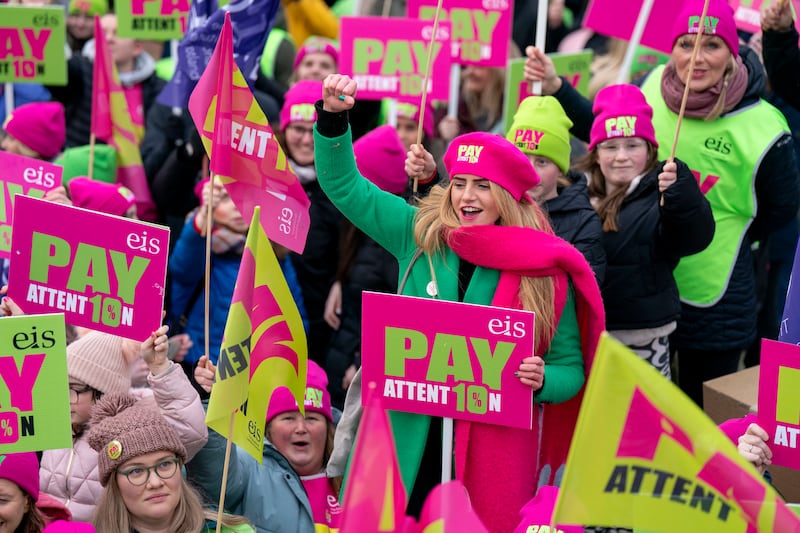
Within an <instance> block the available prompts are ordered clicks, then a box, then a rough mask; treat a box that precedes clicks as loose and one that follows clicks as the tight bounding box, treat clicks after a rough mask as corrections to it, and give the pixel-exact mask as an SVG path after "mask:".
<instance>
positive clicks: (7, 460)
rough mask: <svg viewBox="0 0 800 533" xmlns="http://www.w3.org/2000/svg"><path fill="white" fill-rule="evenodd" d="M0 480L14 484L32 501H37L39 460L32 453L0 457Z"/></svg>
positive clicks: (7, 454) (10, 454) (9, 454)
mask: <svg viewBox="0 0 800 533" xmlns="http://www.w3.org/2000/svg"><path fill="white" fill-rule="evenodd" d="M0 479H7V480H9V481H11V482H13V483H15V484H16V485H17V486H18V487H19V488H20V489H22V490H23V491H25V492H26V493H28V495H29V496H30V497H31V498H33V501H36V500H38V499H39V459H37V458H36V454H35V453H33V452H20V453H6V454H2V455H0Z"/></svg>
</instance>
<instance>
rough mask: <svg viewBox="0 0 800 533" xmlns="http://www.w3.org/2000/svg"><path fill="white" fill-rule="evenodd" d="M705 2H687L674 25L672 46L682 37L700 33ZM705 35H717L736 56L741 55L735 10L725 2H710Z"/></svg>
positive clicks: (713, 0) (709, 0) (715, 0)
mask: <svg viewBox="0 0 800 533" xmlns="http://www.w3.org/2000/svg"><path fill="white" fill-rule="evenodd" d="M703 4H704V1H703V0H685V1H684V2H683V9H681V11H680V14H679V15H678V18H676V19H675V23H674V24H673V25H672V34H671V35H672V45H673V46H675V41H677V40H678V37H680V36H681V35H687V34H692V35H695V34H698V33H700V15H702V14H703ZM703 33H704V34H706V35H716V36H717V37H719V38H720V39H722V40H723V41H725V45H726V46H727V47H728V48H729V49H730V51H731V53H732V54H733V55H734V56H738V55H739V34H738V32H737V31H736V21H735V20H734V18H733V8H732V7H731V6H730V5H729V4H728V2H726V1H725V0H708V11H707V12H706V20H705V24H703Z"/></svg>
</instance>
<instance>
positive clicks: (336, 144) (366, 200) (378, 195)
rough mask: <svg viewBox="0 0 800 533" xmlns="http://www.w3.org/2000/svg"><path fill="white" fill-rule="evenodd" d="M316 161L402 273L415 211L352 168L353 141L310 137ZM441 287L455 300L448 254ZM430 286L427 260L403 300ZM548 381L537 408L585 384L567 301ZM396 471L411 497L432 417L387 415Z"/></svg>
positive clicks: (486, 292) (484, 286) (480, 281)
mask: <svg viewBox="0 0 800 533" xmlns="http://www.w3.org/2000/svg"><path fill="white" fill-rule="evenodd" d="M314 160H315V164H316V168H317V179H318V180H319V183H320V185H321V186H322V189H323V190H324V191H325V193H326V194H327V195H328V197H329V198H330V200H331V201H332V202H333V204H334V205H335V206H336V207H337V208H338V209H339V210H340V211H341V212H342V214H343V215H344V216H345V217H347V218H348V219H349V220H350V221H351V222H352V223H353V224H354V225H355V226H356V227H358V228H359V229H361V230H362V231H363V232H364V233H366V234H367V235H369V236H370V237H371V238H372V239H374V240H375V241H376V242H377V243H378V244H380V245H381V246H383V247H384V248H385V249H386V250H387V251H389V252H390V253H391V254H392V255H394V256H395V257H396V258H397V260H398V262H399V265H400V272H405V271H406V270H407V268H408V265H409V263H410V262H411V260H412V258H413V256H414V253H415V251H416V250H417V245H416V242H415V240H414V233H413V226H414V217H415V214H416V211H417V208H416V207H414V206H411V205H409V204H407V203H406V202H405V200H403V199H402V198H400V197H399V196H395V195H393V194H390V193H386V192H384V191H382V190H380V189H379V188H378V187H376V186H375V185H373V184H372V183H371V182H370V181H369V180H367V179H366V178H364V177H363V176H362V175H361V174H360V173H359V171H358V169H357V168H356V164H355V158H354V157H353V145H352V138H351V134H350V132H349V131H348V132H347V133H345V134H344V135H342V136H339V137H334V138H328V137H324V136H322V135H320V134H319V132H317V131H316V128H315V132H314ZM431 259H432V263H433V268H434V271H435V273H436V280H437V283H438V292H439V298H441V299H443V300H449V301H458V267H459V258H458V256H456V254H455V253H454V252H453V251H452V250H450V249H449V248H448V249H446V251H445V254H444V256H443V257H442V256H434V257H432V258H431ZM499 277H500V272H499V271H497V270H491V269H485V268H482V267H476V268H475V272H474V274H473V276H472V279H471V280H470V283H469V285H468V287H467V290H466V293H465V295H464V299H463V301H464V302H466V303H472V304H479V305H490V304H491V302H492V297H493V296H494V292H495V288H496V286H497V281H498V279H499ZM430 281H431V274H430V267H429V265H428V259H427V257H426V256H425V257H420V258H419V259H418V260H417V261H416V262H415V263H414V265H413V267H412V269H411V272H410V274H409V276H408V279H407V281H406V284H405V287H404V289H403V294H404V295H407V296H417V297H430V296H429V295H428V293H427V291H426V287H427V286H428V283H429V282H430ZM544 359H545V361H546V362H547V371H546V376H547V377H546V380H545V384H544V386H543V387H542V389H541V390H540V391H539V392H538V393H537V394H536V401H539V402H547V403H560V402H563V401H566V400H568V399H570V398H572V397H573V396H574V395H575V394H577V392H578V391H579V390H580V388H581V386H582V385H583V382H584V373H583V370H584V369H583V356H582V355H581V344H580V334H579V331H578V322H577V318H576V316H575V303H574V299H573V297H572V295H571V291H570V295H569V296H568V298H567V302H566V304H565V306H564V310H563V312H562V315H561V319H560V321H559V323H558V328H557V331H556V334H555V336H554V337H553V340H552V342H551V345H550V349H549V350H548V351H547V353H546V354H545V355H544ZM389 416H390V420H391V424H392V430H393V433H394V438H395V445H396V448H397V455H398V461H399V464H400V470H401V472H402V475H403V481H404V484H405V486H406V490H407V491H408V493H409V494H410V493H411V490H412V489H413V486H414V481H415V479H416V477H417V470H418V469H419V465H420V462H421V460H422V453H423V451H424V448H425V442H426V440H427V434H428V428H429V426H430V417H428V416H424V415H416V414H411V413H400V412H394V411H390V413H389Z"/></svg>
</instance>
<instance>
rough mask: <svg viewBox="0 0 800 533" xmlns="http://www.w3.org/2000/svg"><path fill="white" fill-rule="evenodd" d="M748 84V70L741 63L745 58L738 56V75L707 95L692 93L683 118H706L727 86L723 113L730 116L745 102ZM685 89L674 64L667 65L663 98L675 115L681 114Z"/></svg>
mask: <svg viewBox="0 0 800 533" xmlns="http://www.w3.org/2000/svg"><path fill="white" fill-rule="evenodd" d="M747 80H748V74H747V67H746V66H745V65H744V63H742V58H741V57H739V56H736V72H735V73H734V74H733V76H731V77H730V78H729V79H728V80H725V77H724V76H723V77H722V78H721V79H720V80H719V81H718V82H717V84H716V85H714V86H713V87H709V88H708V89H706V90H705V91H702V92H695V91H689V96H688V98H687V100H686V110H685V112H684V114H685V115H686V116H687V117H692V118H705V117H706V116H707V115H708V114H709V113H710V112H711V110H712V109H713V108H714V106H715V105H716V103H717V100H718V99H719V95H720V93H722V89H723V88H724V87H725V86H726V85H727V88H728V90H727V92H726V93H725V104H724V106H723V107H722V112H723V113H727V112H728V111H730V110H732V109H733V108H734V107H736V106H737V105H738V104H739V102H741V101H742V97H743V96H744V93H745V90H746V89H747ZM684 87H686V85H685V84H684V83H683V82H682V81H681V80H680V78H679V77H678V72H677V70H675V63H674V62H672V61H670V62H668V63H667V65H666V67H664V74H663V75H662V76H661V96H662V97H663V98H664V103H666V104H667V107H668V108H669V109H670V110H671V111H672V112H673V113H676V114H677V113H680V110H681V101H682V100H683V90H684Z"/></svg>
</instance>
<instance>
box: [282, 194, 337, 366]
mask: <svg viewBox="0 0 800 533" xmlns="http://www.w3.org/2000/svg"><path fill="white" fill-rule="evenodd" d="M303 188H304V189H305V191H306V194H307V195H308V198H309V200H310V201H311V206H310V207H309V218H310V222H311V224H310V226H309V228H308V237H307V239H306V247H305V250H303V254H302V255H299V254H296V253H292V263H294V267H295V270H296V271H297V279H298V280H299V281H300V286H301V287H302V289H303V301H304V303H305V305H306V311H307V312H308V320H309V335H308V356H309V357H310V358H311V359H313V360H314V361H316V362H318V363H319V364H320V366H322V367H323V368H324V366H325V364H324V362H325V359H324V358H325V351H326V350H327V347H328V341H329V339H330V335H331V332H332V331H333V330H331V328H330V326H328V324H327V323H326V322H325V319H324V318H323V314H324V313H325V301H326V300H327V298H328V292H330V289H331V285H332V284H333V281H334V279H335V278H336V265H337V264H338V259H339V231H340V226H341V223H342V215H341V213H339V210H338V209H336V207H334V205H333V203H331V201H330V199H329V198H328V196H327V195H326V194H325V193H324V192H323V191H322V188H321V187H320V186H319V182H318V181H317V180H314V181H312V182H310V183H307V184H305V185H303Z"/></svg>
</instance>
